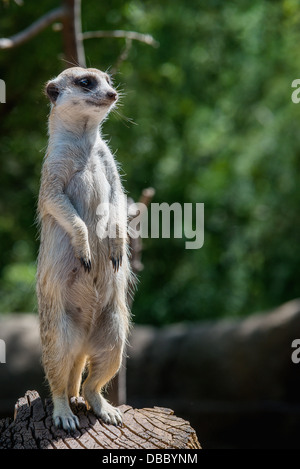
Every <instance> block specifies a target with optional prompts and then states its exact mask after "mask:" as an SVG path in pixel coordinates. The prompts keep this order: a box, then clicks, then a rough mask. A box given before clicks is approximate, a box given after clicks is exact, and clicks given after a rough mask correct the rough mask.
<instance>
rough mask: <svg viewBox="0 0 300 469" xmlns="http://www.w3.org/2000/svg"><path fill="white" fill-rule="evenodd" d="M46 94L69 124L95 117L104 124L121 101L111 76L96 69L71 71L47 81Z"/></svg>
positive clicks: (72, 69) (74, 69)
mask: <svg viewBox="0 0 300 469" xmlns="http://www.w3.org/2000/svg"><path fill="white" fill-rule="evenodd" d="M45 93H46V95H47V96H48V98H49V99H50V102H51V104H52V109H53V108H55V111H56V112H57V113H59V114H61V115H62V116H63V118H64V119H67V120H72V119H75V118H76V119H77V118H78V117H87V116H88V117H91V116H92V117H93V118H94V119H95V120H96V121H99V122H101V121H102V120H103V119H104V117H105V116H106V115H107V113H108V112H109V111H110V110H111V108H112V107H113V106H114V105H115V104H116V102H117V100H118V93H117V92H116V90H115V89H114V88H113V87H112V82H111V78H110V76H109V75H108V74H107V73H104V72H101V71H100V70H97V69H96V68H81V67H72V68H68V69H66V70H64V71H63V72H62V73H60V75H58V76H57V77H56V78H54V79H53V80H50V81H48V83H47V84H46V87H45Z"/></svg>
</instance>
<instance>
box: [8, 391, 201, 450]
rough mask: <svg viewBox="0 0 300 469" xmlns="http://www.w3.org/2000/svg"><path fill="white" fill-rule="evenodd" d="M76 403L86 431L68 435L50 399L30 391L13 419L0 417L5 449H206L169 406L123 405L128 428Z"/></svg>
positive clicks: (18, 405) (74, 407) (190, 428)
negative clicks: (59, 426)
mask: <svg viewBox="0 0 300 469" xmlns="http://www.w3.org/2000/svg"><path fill="white" fill-rule="evenodd" d="M71 406H72V409H73V411H74V412H75V413H76V414H77V416H78V418H79V421H80V425H81V429H80V430H76V431H75V432H73V433H72V434H68V433H66V432H65V431H64V430H61V429H56V428H55V427H54V425H53V421H52V402H51V400H50V399H46V400H45V402H44V403H43V401H42V399H41V398H40V396H39V394H38V393H37V392H36V391H27V392H26V394H25V396H24V397H21V398H20V399H19V400H18V401H17V403H16V406H15V415H14V419H13V420H12V419H9V418H6V419H3V420H0V449H106V450H113V449H155V450H158V449H160V450H163V449H176V448H178V449H189V450H195V449H201V446H200V444H199V442H198V439H197V436H196V433H195V431H194V429H193V428H192V427H191V426H190V424H189V422H187V421H185V420H183V419H181V418H179V417H176V416H175V415H174V413H173V411H172V410H170V409H166V408H162V407H154V408H145V409H133V408H132V407H130V406H128V405H122V406H120V407H119V408H120V410H121V411H122V414H123V426H122V427H115V426H113V425H106V424H105V423H103V422H102V421H101V420H99V419H98V418H96V416H95V415H94V414H93V412H92V411H90V410H88V409H87V407H86V404H85V401H84V399H83V398H73V399H72V401H71Z"/></svg>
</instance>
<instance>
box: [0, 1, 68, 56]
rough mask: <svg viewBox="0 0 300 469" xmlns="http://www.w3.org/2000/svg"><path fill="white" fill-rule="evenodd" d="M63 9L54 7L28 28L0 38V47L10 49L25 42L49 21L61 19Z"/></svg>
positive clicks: (63, 14) (45, 26)
mask: <svg viewBox="0 0 300 469" xmlns="http://www.w3.org/2000/svg"><path fill="white" fill-rule="evenodd" d="M65 14H66V13H65V9H64V8H63V7H59V8H55V9H54V10H51V11H49V12H48V13H46V14H45V15H43V16H41V18H39V19H38V20H37V21H35V22H34V23H32V24H31V25H30V26H28V28H26V29H24V30H23V31H20V32H19V33H17V34H14V35H13V36H11V37H8V38H6V37H3V38H0V49H11V48H13V47H16V46H19V45H20V44H23V43H24V42H27V41H28V40H29V39H31V38H32V37H34V36H36V35H37V34H38V33H39V32H40V31H42V30H43V29H45V28H47V26H49V25H50V24H51V23H53V22H54V21H57V20H61V19H62V18H64V16H65Z"/></svg>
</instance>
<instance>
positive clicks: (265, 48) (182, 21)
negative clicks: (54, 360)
mask: <svg viewBox="0 0 300 469" xmlns="http://www.w3.org/2000/svg"><path fill="white" fill-rule="evenodd" d="M82 3H83V4H82V25H83V31H87V30H97V29H126V30H134V31H138V32H142V33H150V34H152V35H153V36H154V38H155V39H156V40H157V41H159V44H160V46H159V47H158V48H153V47H151V46H148V45H146V44H142V43H139V42H135V41H134V42H133V45H132V48H131V49H130V52H129V56H128V58H127V60H126V61H124V62H123V63H122V64H121V66H120V70H119V72H118V73H117V74H116V75H115V82H116V83H118V84H120V88H122V89H124V92H125V97H124V98H123V106H122V108H121V109H120V112H121V113H122V114H124V116H126V117H129V118H130V119H132V120H133V121H134V122H135V123H136V124H137V125H133V124H131V123H129V122H128V121H127V120H126V119H125V118H122V117H120V116H119V115H117V114H112V115H111V116H110V118H109V119H108V121H107V122H106V123H105V124H104V127H103V133H104V134H105V135H107V136H108V137H109V139H111V141H110V147H111V149H112V150H113V151H117V159H118V160H119V161H120V163H121V165H122V168H123V172H124V174H125V176H124V181H125V182H124V184H125V187H126V189H127V191H128V193H129V195H130V196H132V197H133V198H134V199H135V200H138V199H139V197H140V194H141V191H142V190H143V189H144V188H145V187H148V186H152V187H154V188H155V190H156V195H155V198H154V200H153V201H154V202H168V203H170V204H171V203H173V202H181V203H184V202H192V203H196V202H203V203H204V204H205V242H204V246H203V248H202V249H199V250H186V249H185V243H184V242H185V240H184V239H173V238H172V239H152V240H151V239H146V240H144V251H143V263H144V266H145V267H144V270H143V272H141V274H140V282H139V286H138V291H137V293H136V296H135V301H134V306H133V314H134V321H135V322H136V323H148V324H149V323H151V324H155V325H161V324H166V323H170V322H177V321H183V320H198V319H204V318H219V317H225V316H231V317H232V316H242V315H247V314H249V313H252V312H255V311H258V310H263V309H270V308H272V307H275V306H277V305H278V304H280V303H283V302H284V301H287V300H290V299H292V298H295V297H298V296H299V260H300V243H299V232H300V230H299V228H300V217H299V205H300V190H299V169H300V132H299V122H300V104H299V105H297V104H294V103H292V101H291V94H292V91H293V89H292V88H291V83H292V81H293V80H294V79H296V78H300V60H299V58H300V52H299V43H300V7H299V2H298V1H296V0H285V1H274V0H272V1H262V0H241V1H235V2H232V1H218V0H207V1H200V0H189V1H188V2H182V1H179V0H163V1H161V0H160V1H158V0H151V1H150V0H149V1H136V0H129V1H121V0H111V1H110V2H100V1H99V0H83V2H82ZM58 5H59V1H58V0H57V1H54V0H45V1H43V2H36V1H34V0H24V2H23V5H21V6H20V5H18V4H16V3H15V2H14V1H13V0H10V1H8V0H6V1H3V0H0V36H2V37H8V36H10V35H12V34H14V33H16V32H18V31H20V30H22V29H23V28H25V27H26V26H28V25H29V24H31V23H32V22H33V21H34V20H35V19H37V18H38V17H39V16H40V15H42V14H44V13H46V12H47V11H48V10H49V9H51V8H54V7H56V6H58ZM124 45H125V40H124V39H91V40H87V41H85V51H86V57H87V64H88V66H93V67H97V68H100V69H104V70H105V69H107V68H109V67H111V66H114V64H115V63H116V61H117V59H118V57H119V55H120V53H121V51H122V49H123V47H124ZM61 57H62V45H61V34H60V32H55V31H53V29H52V27H49V28H47V30H45V31H43V32H42V33H41V34H39V36H37V37H35V38H34V39H32V40H31V41H30V42H28V43H27V44H24V45H22V46H20V47H18V48H15V49H12V50H2V51H0V78H1V79H4V80H5V82H6V86H7V90H6V93H7V102H6V104H0V119H1V128H0V135H1V139H0V168H1V170H0V190H1V197H0V247H1V251H0V312H3V313H6V312H21V311H22V312H30V311H36V300H35V290H34V288H35V285H34V284H35V268H36V257H37V250H38V236H37V235H38V233H37V228H36V225H35V213H36V203H37V196H38V190H39V178H40V170H41V164H42V159H43V155H44V151H45V147H46V144H47V115H48V112H49V107H48V103H47V100H46V98H45V97H44V96H43V93H42V89H43V85H44V83H45V82H46V81H47V80H48V79H50V78H51V77H53V76H55V75H57V74H58V73H59V72H60V71H61V70H62V69H63V68H64V63H63V61H62V59H61Z"/></svg>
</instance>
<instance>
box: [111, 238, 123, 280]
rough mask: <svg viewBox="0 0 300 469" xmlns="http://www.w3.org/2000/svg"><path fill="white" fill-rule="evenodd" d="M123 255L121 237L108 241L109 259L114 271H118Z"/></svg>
mask: <svg viewBox="0 0 300 469" xmlns="http://www.w3.org/2000/svg"><path fill="white" fill-rule="evenodd" d="M123 255H124V242H123V240H121V239H113V240H110V243H109V256H108V257H109V259H110V260H111V262H112V266H113V269H114V272H118V270H119V268H120V267H121V265H122V259H123Z"/></svg>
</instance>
